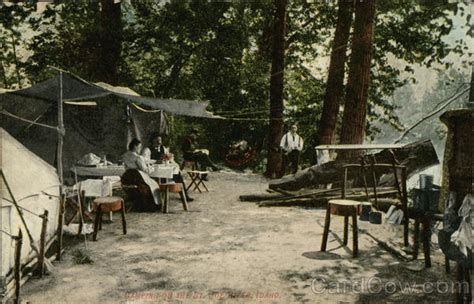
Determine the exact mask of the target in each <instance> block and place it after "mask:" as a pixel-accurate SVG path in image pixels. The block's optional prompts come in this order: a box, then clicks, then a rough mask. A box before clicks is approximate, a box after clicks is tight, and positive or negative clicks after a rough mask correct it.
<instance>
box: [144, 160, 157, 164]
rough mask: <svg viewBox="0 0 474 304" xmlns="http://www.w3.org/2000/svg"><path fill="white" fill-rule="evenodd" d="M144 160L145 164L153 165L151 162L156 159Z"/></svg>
mask: <svg viewBox="0 0 474 304" xmlns="http://www.w3.org/2000/svg"><path fill="white" fill-rule="evenodd" d="M145 162H146V163H147V164H152V165H153V164H155V163H156V159H147V160H145Z"/></svg>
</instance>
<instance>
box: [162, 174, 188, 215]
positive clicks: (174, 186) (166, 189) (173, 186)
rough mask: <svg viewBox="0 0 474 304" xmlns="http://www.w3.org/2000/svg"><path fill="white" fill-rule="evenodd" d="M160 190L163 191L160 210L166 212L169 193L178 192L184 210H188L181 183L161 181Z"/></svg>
mask: <svg viewBox="0 0 474 304" xmlns="http://www.w3.org/2000/svg"><path fill="white" fill-rule="evenodd" d="M160 192H163V196H164V197H163V200H162V204H161V212H163V213H168V202H169V193H170V192H174V193H179V196H180V197H181V202H182V203H183V209H184V211H188V202H187V200H186V194H185V193H184V187H183V184H182V183H174V182H173V183H163V184H160Z"/></svg>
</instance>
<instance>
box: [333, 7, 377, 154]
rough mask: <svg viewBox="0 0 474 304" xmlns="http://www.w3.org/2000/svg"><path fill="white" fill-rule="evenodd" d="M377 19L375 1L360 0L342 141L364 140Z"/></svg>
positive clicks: (355, 22)
mask: <svg viewBox="0 0 474 304" xmlns="http://www.w3.org/2000/svg"><path fill="white" fill-rule="evenodd" d="M374 19H375V0H366V1H363V2H359V1H357V2H356V4H355V20H354V35H353V38H352V45H351V50H352V52H351V59H350V63H349V77H348V81H347V88H346V101H345V105H344V115H343V120H342V132H341V143H342V144H362V143H363V141H364V135H365V127H366V121H367V120H366V116H367V115H366V112H367V98H368V91H369V81H370V63H371V61H372V41H373V34H374ZM357 155H358V152H354V151H347V152H346V153H339V155H338V157H342V158H345V159H349V158H354V157H356V156H357Z"/></svg>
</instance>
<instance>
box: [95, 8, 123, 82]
mask: <svg viewBox="0 0 474 304" xmlns="http://www.w3.org/2000/svg"><path fill="white" fill-rule="evenodd" d="M100 4H101V39H100V53H99V62H98V66H97V74H96V75H97V80H100V81H104V82H107V83H110V84H112V85H116V84H117V82H118V75H117V70H118V65H119V61H120V53H121V51H122V13H121V8H120V2H118V3H114V0H101V1H100Z"/></svg>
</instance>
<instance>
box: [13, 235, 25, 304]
mask: <svg viewBox="0 0 474 304" xmlns="http://www.w3.org/2000/svg"><path fill="white" fill-rule="evenodd" d="M22 243H23V234H22V233H21V229H19V231H18V236H17V237H15V270H14V271H15V300H14V303H15V304H18V303H20V287H21V245H22Z"/></svg>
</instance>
